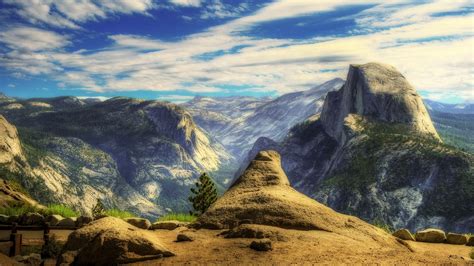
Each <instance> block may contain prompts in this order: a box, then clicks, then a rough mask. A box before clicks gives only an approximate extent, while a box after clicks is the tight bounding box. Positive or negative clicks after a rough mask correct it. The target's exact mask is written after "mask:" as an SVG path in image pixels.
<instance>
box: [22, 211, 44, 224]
mask: <svg viewBox="0 0 474 266" xmlns="http://www.w3.org/2000/svg"><path fill="white" fill-rule="evenodd" d="M20 224H23V225H42V224H44V216H43V215H41V214H39V213H36V212H28V213H25V214H23V215H22V216H21V219H20Z"/></svg>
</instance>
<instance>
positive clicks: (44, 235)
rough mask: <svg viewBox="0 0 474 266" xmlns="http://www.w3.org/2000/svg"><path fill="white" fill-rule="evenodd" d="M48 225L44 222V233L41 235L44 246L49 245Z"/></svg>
mask: <svg viewBox="0 0 474 266" xmlns="http://www.w3.org/2000/svg"><path fill="white" fill-rule="evenodd" d="M49 230H50V228H49V223H48V222H46V223H44V233H43V240H44V244H43V245H45V246H46V245H48V244H49V239H50V238H49Z"/></svg>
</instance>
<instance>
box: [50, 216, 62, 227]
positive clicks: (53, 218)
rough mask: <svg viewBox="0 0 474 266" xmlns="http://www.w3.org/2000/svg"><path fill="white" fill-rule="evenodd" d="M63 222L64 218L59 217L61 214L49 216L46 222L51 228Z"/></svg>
mask: <svg viewBox="0 0 474 266" xmlns="http://www.w3.org/2000/svg"><path fill="white" fill-rule="evenodd" d="M62 220H64V217H62V216H61V215H59V214H53V215H49V216H48V217H46V219H45V221H46V222H47V223H49V225H51V226H55V225H58V223H59V222H61V221H62Z"/></svg>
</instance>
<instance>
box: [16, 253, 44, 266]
mask: <svg viewBox="0 0 474 266" xmlns="http://www.w3.org/2000/svg"><path fill="white" fill-rule="evenodd" d="M13 259H14V260H16V261H18V262H20V263H23V264H24V265H29V266H39V265H41V255H40V254H37V253H31V254H30V255H27V256H21V255H18V256H15V257H14V258H13Z"/></svg>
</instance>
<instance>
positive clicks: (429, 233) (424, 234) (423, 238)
mask: <svg viewBox="0 0 474 266" xmlns="http://www.w3.org/2000/svg"><path fill="white" fill-rule="evenodd" d="M415 238H416V241H419V242H429V243H443V242H445V241H446V234H445V233H444V231H442V230H439V229H433V228H428V229H425V230H423V231H418V232H416V235H415Z"/></svg>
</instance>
